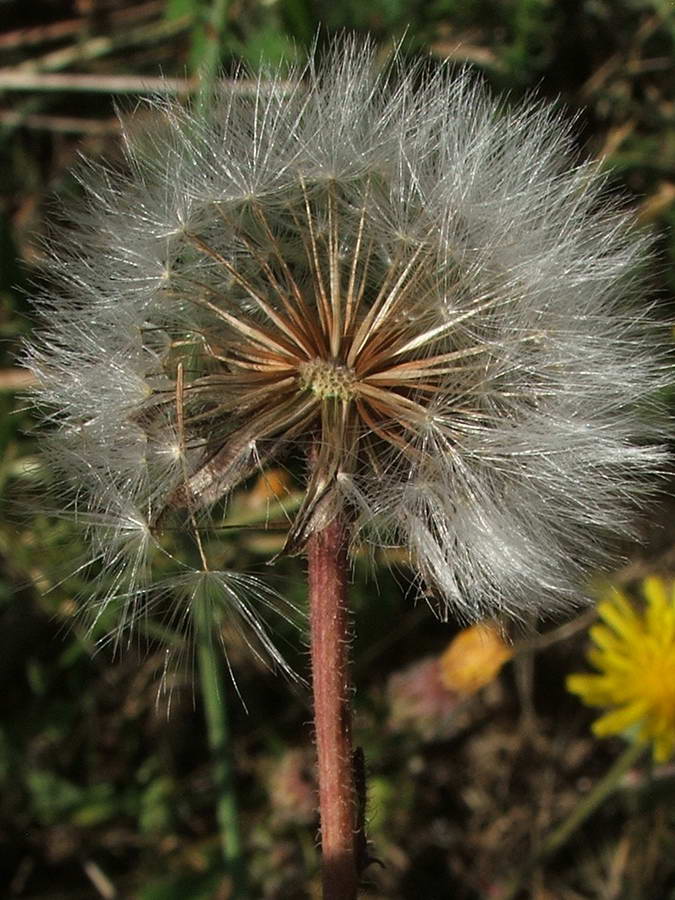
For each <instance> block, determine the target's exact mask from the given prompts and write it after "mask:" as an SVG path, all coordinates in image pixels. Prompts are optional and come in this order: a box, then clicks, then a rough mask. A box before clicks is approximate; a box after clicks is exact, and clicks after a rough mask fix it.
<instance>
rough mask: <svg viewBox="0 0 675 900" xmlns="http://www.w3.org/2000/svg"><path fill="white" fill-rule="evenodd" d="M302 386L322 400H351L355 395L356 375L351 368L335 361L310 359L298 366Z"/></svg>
mask: <svg viewBox="0 0 675 900" xmlns="http://www.w3.org/2000/svg"><path fill="white" fill-rule="evenodd" d="M298 374H299V376H300V384H301V385H302V387H303V388H304V390H306V391H312V392H313V393H315V394H316V396H317V397H320V398H321V399H322V400H327V399H328V398H329V397H335V398H337V399H339V400H350V399H351V398H352V396H353V395H354V384H355V383H356V375H355V373H354V370H353V369H351V368H350V367H349V366H343V365H342V364H341V363H339V362H336V361H334V360H326V359H318V358H317V359H310V360H308V361H307V362H303V363H301V364H300V365H299V366H298Z"/></svg>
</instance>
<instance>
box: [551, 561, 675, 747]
mask: <svg viewBox="0 0 675 900" xmlns="http://www.w3.org/2000/svg"><path fill="white" fill-rule="evenodd" d="M642 593H643V595H644V598H645V601H646V602H645V605H644V608H643V609H640V610H639V609H637V608H636V607H635V606H634V605H633V604H632V603H631V602H630V601H629V600H628V599H627V598H626V596H625V595H624V594H622V593H621V592H620V591H619V590H616V589H614V590H612V592H611V594H610V596H609V597H608V598H607V599H606V600H604V601H603V602H602V603H600V604H599V606H598V613H599V615H600V618H601V619H602V622H600V623H598V624H597V625H595V626H593V628H591V629H590V636H591V640H592V641H593V647H591V649H590V650H589V651H588V660H589V662H590V663H591V665H593V666H594V667H595V668H596V669H597V670H598V674H593V675H570V676H569V677H568V679H567V689H568V690H569V691H571V692H572V693H573V694H577V695H578V696H579V697H580V698H581V699H582V700H583V702H584V703H586V704H587V705H588V706H600V707H606V708H607V712H606V713H605V714H604V715H602V716H601V717H600V718H599V719H597V721H596V722H594V723H593V732H594V734H596V735H597V736H598V737H608V736H609V735H614V734H622V733H624V732H626V731H627V730H628V729H635V735H636V738H637V740H639V741H642V742H648V743H651V744H652V745H653V753H654V760H655V761H656V762H665V761H666V760H668V759H669V758H670V757H671V756H672V755H673V752H674V751H675V583H674V584H672V585H666V584H665V582H664V581H663V580H662V579H660V578H647V579H646V580H645V581H644V582H643V583H642Z"/></svg>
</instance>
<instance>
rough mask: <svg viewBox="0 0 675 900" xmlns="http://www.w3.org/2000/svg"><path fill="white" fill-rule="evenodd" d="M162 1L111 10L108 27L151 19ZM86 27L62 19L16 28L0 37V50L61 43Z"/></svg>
mask: <svg viewBox="0 0 675 900" xmlns="http://www.w3.org/2000/svg"><path fill="white" fill-rule="evenodd" d="M164 7H165V3H164V0H152V2H150V3H144V4H143V5H142V6H131V7H129V8H128V9H122V10H111V11H110V13H109V14H108V16H107V17H106V20H107V22H108V23H109V24H110V25H120V24H123V23H125V22H142V21H143V20H144V19H151V18H152V17H153V16H157V15H159V14H161V13H162V12H163V11H164ZM84 27H86V20H85V19H82V18H79V19H64V20H63V21H61V22H50V23H49V24H48V25H35V26H34V27H32V28H17V29H15V30H14V31H8V32H7V33H6V34H2V35H0V50H21V49H23V48H25V47H35V46H39V45H40V44H47V43H49V42H51V41H61V40H63V39H64V38H68V37H71V36H72V35H74V34H77V33H78V32H79V31H82V29H83V28H84Z"/></svg>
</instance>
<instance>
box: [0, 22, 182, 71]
mask: <svg viewBox="0 0 675 900" xmlns="http://www.w3.org/2000/svg"><path fill="white" fill-rule="evenodd" d="M192 23H193V17H192V16H181V18H180V19H174V20H172V21H170V22H158V23H153V24H152V25H144V26H141V27H139V28H133V29H130V30H129V31H125V32H122V33H120V34H118V35H115V36H114V37H110V36H108V35H98V36H97V37H92V38H89V39H88V40H86V41H81V42H80V43H78V44H75V45H73V46H70V47H63V48H62V49H60V50H54V51H52V52H51V53H46V54H45V55H44V56H41V57H38V58H37V59H31V60H26V62H23V63H20V64H19V65H18V66H17V67H16V69H14V70H13V71H19V72H57V71H59V70H61V69H67V68H68V67H69V66H72V65H76V64H77V63H82V62H88V61H90V60H93V59H100V57H102V56H108V55H109V54H111V53H114V52H115V51H116V50H125V49H127V48H128V47H136V46H139V45H142V44H151V43H161V42H162V41H166V40H168V39H169V38H173V37H176V35H178V34H180V33H181V32H183V31H186V30H187V29H188V28H190V26H191V25H192ZM3 71H8V70H0V74H1V73H2V72H3ZM9 71H12V70H9Z"/></svg>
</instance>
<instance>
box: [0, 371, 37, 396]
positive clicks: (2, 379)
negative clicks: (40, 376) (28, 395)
mask: <svg viewBox="0 0 675 900" xmlns="http://www.w3.org/2000/svg"><path fill="white" fill-rule="evenodd" d="M35 384H37V379H36V378H35V375H33V373H32V372H29V371H28V370H27V369H20V368H19V367H18V366H17V367H15V368H12V369H0V391H23V390H26V388H29V387H33V386H34V385H35Z"/></svg>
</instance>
